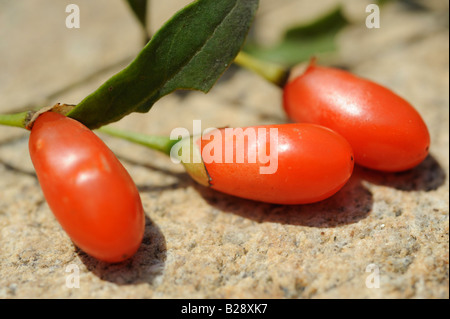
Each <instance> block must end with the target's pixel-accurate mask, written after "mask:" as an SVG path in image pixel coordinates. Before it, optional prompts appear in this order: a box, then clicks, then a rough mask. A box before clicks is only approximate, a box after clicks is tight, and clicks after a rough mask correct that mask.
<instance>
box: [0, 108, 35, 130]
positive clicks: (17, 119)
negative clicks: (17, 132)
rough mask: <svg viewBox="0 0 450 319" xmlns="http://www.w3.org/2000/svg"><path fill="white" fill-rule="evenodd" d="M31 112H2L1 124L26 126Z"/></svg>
mask: <svg viewBox="0 0 450 319" xmlns="http://www.w3.org/2000/svg"><path fill="white" fill-rule="evenodd" d="M28 116H29V112H21V113H15V114H0V125H5V126H14V127H21V128H25V125H26V120H27V118H28Z"/></svg>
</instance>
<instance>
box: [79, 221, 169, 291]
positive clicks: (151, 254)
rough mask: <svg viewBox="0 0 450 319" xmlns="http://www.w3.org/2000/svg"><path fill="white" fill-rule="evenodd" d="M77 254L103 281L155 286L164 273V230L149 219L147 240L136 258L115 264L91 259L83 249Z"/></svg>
mask: <svg viewBox="0 0 450 319" xmlns="http://www.w3.org/2000/svg"><path fill="white" fill-rule="evenodd" d="M77 254H78V256H79V257H80V259H81V261H82V262H83V264H84V265H85V266H86V268H87V269H88V270H89V271H91V272H92V273H93V274H95V275H96V276H97V277H99V278H100V279H102V280H105V281H109V282H113V283H115V284H118V285H135V284H140V283H147V284H152V283H153V280H154V279H155V278H156V277H157V276H159V275H161V274H162V272H163V270H164V265H165V261H166V255H167V248H166V240H165V238H164V235H163V234H162V232H161V230H160V229H159V227H158V226H157V225H155V224H154V223H153V222H152V221H151V220H150V218H148V217H147V216H146V217H145V233H144V239H143V241H142V244H141V247H140V248H139V250H138V251H137V252H136V254H135V255H134V256H133V257H132V258H130V259H128V260H125V261H123V262H120V263H115V264H111V263H106V262H102V261H99V260H97V259H95V258H93V257H90V256H89V255H87V254H86V253H84V252H83V251H81V250H80V249H79V248H77Z"/></svg>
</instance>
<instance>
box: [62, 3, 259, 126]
mask: <svg viewBox="0 0 450 319" xmlns="http://www.w3.org/2000/svg"><path fill="white" fill-rule="evenodd" d="M257 7H258V0H226V1H218V0H197V1H195V2H193V3H192V4H190V5H188V6H187V7H185V8H184V9H183V10H181V11H180V12H178V13H177V14H176V15H175V16H174V17H172V19H171V20H169V21H168V22H167V23H166V24H165V25H164V26H163V27H162V28H161V29H160V30H159V31H158V32H157V33H156V34H155V35H154V36H153V38H152V39H151V41H150V42H149V43H148V44H147V45H146V46H145V48H144V49H143V50H142V51H141V52H140V54H139V55H138V57H137V58H136V59H135V60H134V61H133V62H132V63H131V64H130V65H129V66H128V67H126V68H125V69H124V70H122V71H121V72H119V73H118V74H116V75H115V76H113V77H112V78H110V79H109V80H108V81H106V82H105V83H104V84H103V85H102V86H101V87H100V88H99V89H97V91H95V92H94V93H92V94H91V95H89V96H88V97H86V98H85V99H84V100H83V101H81V102H80V103H79V104H78V105H77V106H76V107H75V108H74V109H73V110H72V111H71V112H69V113H68V114H67V115H68V116H70V117H72V118H75V119H77V120H79V121H80V122H82V123H84V124H85V125H87V126H88V127H90V128H97V127H100V126H102V125H105V124H108V123H111V122H114V121H118V120H120V119H121V118H122V117H124V116H125V115H127V114H129V113H131V112H147V111H149V110H150V108H151V107H152V105H153V104H154V103H155V102H156V101H157V100H159V99H160V98H161V97H163V96H165V95H167V94H169V93H171V92H173V91H175V90H177V89H192V90H200V91H203V92H205V93H206V92H208V91H209V90H210V89H211V87H212V86H213V85H214V84H215V82H216V81H217V79H218V78H219V77H220V76H221V74H222V73H223V72H224V71H225V70H226V69H227V68H228V67H229V65H230V64H231V63H232V61H233V59H234V58H235V57H236V55H237V54H238V52H239V51H240V49H241V47H242V44H243V42H244V40H245V37H246V35H247V32H248V30H249V28H250V25H251V22H252V20H253V17H254V15H255V13H256V10H257Z"/></svg>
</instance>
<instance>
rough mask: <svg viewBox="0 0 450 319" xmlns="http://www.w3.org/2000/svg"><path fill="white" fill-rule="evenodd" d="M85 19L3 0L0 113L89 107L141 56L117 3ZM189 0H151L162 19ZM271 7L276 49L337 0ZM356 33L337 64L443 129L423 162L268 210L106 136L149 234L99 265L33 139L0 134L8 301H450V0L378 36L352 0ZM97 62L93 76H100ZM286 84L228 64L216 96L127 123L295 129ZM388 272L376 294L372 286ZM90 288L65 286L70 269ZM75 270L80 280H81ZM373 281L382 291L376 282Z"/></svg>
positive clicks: (168, 101) (167, 105)
mask: <svg viewBox="0 0 450 319" xmlns="http://www.w3.org/2000/svg"><path fill="white" fill-rule="evenodd" d="M74 2H75V3H77V4H79V5H80V8H81V17H82V20H81V28H80V29H79V30H68V29H66V28H65V25H64V21H65V17H66V13H65V4H64V2H62V3H60V4H55V2H54V1H51V0H41V1H39V2H38V1H36V2H32V3H28V2H27V4H26V5H25V4H24V3H22V1H12V0H10V1H2V2H0V61H1V62H0V69H1V72H0V96H1V102H0V111H1V112H8V111H16V110H19V109H23V108H28V107H30V106H31V105H41V104H42V103H45V104H49V105H50V104H54V103H56V102H65V103H77V102H79V101H80V100H81V99H82V98H83V97H84V96H85V95H86V94H88V93H90V92H91V91H92V90H94V89H95V88H96V87H97V86H98V85H99V84H101V83H102V82H103V81H104V80H105V79H106V78H108V77H109V76H110V75H111V74H113V73H114V72H117V71H118V70H120V68H121V67H122V66H124V65H125V64H126V63H127V61H129V59H130V58H131V57H133V56H134V55H135V54H136V53H137V52H138V50H139V47H140V41H141V36H142V34H140V30H139V26H138V25H137V24H136V23H135V21H134V20H133V18H132V16H131V15H130V14H129V12H128V11H127V9H126V8H125V5H124V3H123V2H122V1H119V0H115V1H112V0H96V1H88V0H77V1H74ZM187 2H188V1H172V0H171V1H158V2H157V1H154V9H153V11H152V13H151V15H150V19H151V21H152V28H156V27H158V26H159V25H161V23H163V21H164V20H166V19H167V18H168V17H170V16H171V14H172V13H173V12H174V11H175V10H177V9H178V8H180V7H181V6H182V5H183V4H184V3H187ZM317 2H318V1H316V4H314V5H313V6H311V2H310V1H307V0H302V1H300V0H297V1H294V0H291V1H289V0H284V1H276V5H275V2H273V1H268V0H263V1H262V3H261V8H260V12H259V17H258V19H257V20H256V23H255V28H254V32H253V33H254V36H256V37H257V38H258V39H259V40H260V41H262V42H264V43H273V42H275V41H276V40H277V39H278V37H279V35H280V32H281V31H282V30H283V29H284V28H285V27H286V26H288V25H290V24H291V23H292V22H298V21H299V19H301V20H308V19H311V17H312V16H313V15H316V14H319V13H321V12H323V11H324V10H326V9H327V8H328V7H329V6H330V5H331V4H334V3H336V1H320V2H319V3H317ZM343 3H344V7H345V10H346V13H347V15H348V16H349V17H350V18H351V19H352V21H353V24H352V26H350V27H348V28H347V29H346V30H344V31H343V32H342V33H341V34H340V35H339V41H338V42H339V52H338V54H337V57H336V61H337V63H339V64H340V65H345V66H347V67H349V68H350V69H351V70H352V71H354V72H355V73H357V74H359V75H362V76H364V77H367V78H370V79H372V80H375V81H377V82H380V83H382V84H384V85H386V86H388V87H390V88H391V89H393V90H394V91H396V92H398V93H399V94H400V95H402V96H404V97H405V98H407V99H408V100H409V101H411V102H412V103H413V104H414V105H415V106H416V107H417V109H418V111H419V112H420V113H421V114H422V115H423V117H424V119H425V121H426V123H427V124H428V126H429V128H430V133H431V136H432V141H433V143H432V147H431V155H430V157H429V158H427V159H426V160H425V162H424V163H422V164H421V165H419V166H418V167H417V168H415V169H413V170H411V171H409V172H405V173H401V174H385V173H378V172H373V171H368V170H365V169H362V168H357V169H356V171H355V174H354V176H353V177H352V179H351V181H350V182H349V184H348V185H347V186H345V188H344V189H343V190H342V191H340V192H339V193H338V194H336V195H335V196H333V197H332V198H330V199H328V200H326V201H323V202H321V203H317V204H312V205H303V206H279V205H268V204H260V203H255V202H251V201H246V200H242V199H237V198H233V197H230V196H227V195H223V194H220V193H217V192H214V191H212V190H209V189H205V188H202V187H201V186H198V185H196V184H195V183H194V182H193V181H192V180H191V179H190V178H189V177H188V176H187V175H186V174H185V173H184V171H183V169H182V167H180V166H177V165H175V164H173V163H172V162H171V161H170V160H169V159H167V158H165V157H164V156H163V155H160V154H157V153H156V152H153V151H151V150H147V149H144V148H142V147H140V146H136V145H131V144H129V143H127V142H124V141H119V140H116V139H112V138H109V137H106V136H102V137H103V138H104V140H105V141H106V142H107V144H108V145H109V146H110V147H111V148H112V149H113V151H115V152H116V154H117V155H118V156H119V157H120V159H121V160H122V162H123V163H124V165H125V166H126V168H127V169H129V172H130V173H131V175H132V177H133V178H134V179H135V181H136V183H137V185H138V187H139V190H140V192H141V196H142V200H143V204H144V208H145V212H146V216H147V227H146V234H145V239H144V242H143V244H142V247H141V249H140V250H139V252H138V253H137V255H136V256H135V257H134V258H133V259H131V260H129V261H126V262H124V263H122V264H116V265H108V264H104V263H101V262H98V261H96V260H94V259H92V258H90V257H88V256H86V255H85V254H84V253H83V252H81V251H79V250H77V249H76V248H75V247H74V246H73V245H72V243H71V241H70V240H69V238H68V237H67V236H66V234H65V233H64V232H63V231H62V230H61V228H60V226H59V224H58V223H57V222H56V221H55V219H54V218H53V215H52V214H51V212H50V210H49V209H48V206H47V204H46V202H45V199H44V198H43V196H42V193H41V190H40V188H39V184H38V181H37V179H36V177H35V174H34V172H33V167H32V165H31V162H30V160H29V157H28V150H27V140H28V133H27V132H25V131H23V130H21V129H14V128H5V127H0V298H448V296H449V288H448V287H449V286H448V284H449V281H448V269H449V266H448V260H449V256H448V251H449V250H448V249H449V237H448V228H449V222H448V211H449V186H448V185H449V184H448V174H449V167H448V166H449V165H448V160H449V158H448V157H449V156H448V155H449V133H448V127H449V122H448V119H449V116H448V112H449V109H448V107H449V91H448V85H449V83H448V82H449V73H448V70H449V61H448V54H449V48H448V36H449V35H448V2H446V1H426V2H425V1H423V3H424V4H425V5H426V6H427V8H428V9H427V10H422V11H421V10H410V9H408V8H407V7H405V6H403V5H400V4H398V3H397V4H388V5H387V6H386V7H385V8H383V11H382V20H381V28H380V29H371V30H369V29H367V28H366V27H365V24H364V20H365V16H366V13H365V5H366V4H367V3H369V2H364V1H343ZM95 70H100V71H101V72H98V74H96V75H92V74H93V73H92V72H93V71H95ZM280 97H281V93H280V91H279V90H278V89H277V88H275V87H273V86H271V85H270V84H267V83H265V82H264V81H263V80H262V79H260V78H258V77H257V76H255V75H253V74H251V73H249V72H248V71H245V70H241V69H238V68H236V67H232V68H231V69H230V70H228V71H227V72H226V74H225V75H224V77H223V78H222V79H221V80H220V81H219V83H218V84H217V85H216V86H215V87H214V89H213V90H212V91H211V92H210V93H209V94H207V95H204V94H202V93H197V92H193V93H190V94H173V95H170V96H168V97H165V98H164V99H162V100H161V101H159V102H158V103H157V104H156V105H155V106H154V108H153V109H152V110H151V112H149V113H148V114H145V115H142V114H138V115H136V114H133V115H130V116H129V117H127V118H125V119H123V120H122V121H120V122H119V123H117V124H115V125H116V126H117V127H122V128H128V129H132V130H134V131H140V132H144V133H152V134H168V133H170V131H171V129H172V128H175V127H186V128H188V129H190V130H191V127H192V121H193V120H195V119H201V120H202V125H203V128H204V129H205V128H207V127H211V126H215V127H221V126H227V125H229V126H242V125H252V124H260V123H263V124H268V123H281V122H285V121H286V118H285V116H284V114H283V112H282V110H281V103H280ZM370 264H374V265H375V266H376V267H378V269H379V275H380V285H379V288H372V289H370V288H368V287H367V285H366V281H370V279H371V277H370V276H371V275H373V274H374V272H366V269H367V267H368V266H369V265H370ZM71 265H75V266H77V267H78V268H79V271H80V287H79V288H68V287H67V285H66V280H67V279H68V278H69V277H68V276H69V275H70V274H71V273H70V272H67V270H70V268H68V266H71ZM69 279H70V278H69ZM369 286H370V285H369Z"/></svg>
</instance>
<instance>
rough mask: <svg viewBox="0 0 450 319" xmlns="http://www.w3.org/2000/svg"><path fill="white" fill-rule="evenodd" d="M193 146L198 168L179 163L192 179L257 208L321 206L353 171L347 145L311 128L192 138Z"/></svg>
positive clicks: (278, 127)
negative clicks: (269, 205) (198, 157)
mask: <svg viewBox="0 0 450 319" xmlns="http://www.w3.org/2000/svg"><path fill="white" fill-rule="evenodd" d="M227 130H231V131H229V132H228V133H229V134H227V132H226V131H227ZM275 132H276V134H275ZM193 143H194V145H197V146H198V151H201V158H202V160H203V162H202V163H201V164H197V165H190V164H189V163H188V164H187V163H186V162H187V161H184V165H185V166H186V168H187V171H188V172H189V173H190V174H191V176H192V177H193V178H194V179H196V180H197V181H198V182H200V183H202V184H204V185H208V184H209V185H210V186H211V187H212V188H213V189H215V190H218V191H221V192H223V193H227V194H230V195H234V196H237V197H242V198H246V199H251V200H256V201H261V202H268V203H275V204H306V203H312V202H317V201H320V200H323V199H325V198H328V197H330V196H332V195H333V194H335V193H336V192H337V191H338V190H339V189H341V188H342V187H343V186H344V184H345V183H346V182H347V181H348V179H349V178H350V176H351V174H352V171H353V152H352V149H351V147H350V145H349V144H348V142H347V141H346V140H345V139H344V138H343V137H342V136H340V135H339V134H337V133H335V132H333V131H331V130H330V129H327V128H324V127H321V126H318V125H313V124H282V125H267V126H256V127H249V128H244V129H231V128H226V129H220V130H214V131H212V132H209V133H208V134H205V135H203V137H196V138H193ZM202 169H203V172H202Z"/></svg>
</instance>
